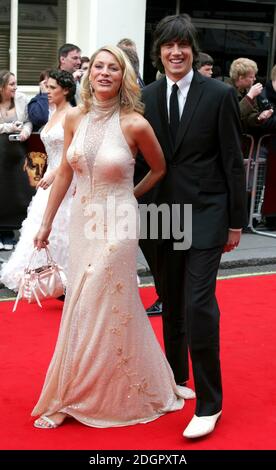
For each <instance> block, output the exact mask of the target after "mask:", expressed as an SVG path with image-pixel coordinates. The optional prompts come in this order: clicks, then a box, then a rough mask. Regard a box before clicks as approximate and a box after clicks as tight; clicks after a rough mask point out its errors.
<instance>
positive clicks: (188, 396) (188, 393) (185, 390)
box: [177, 385, 196, 400]
mask: <svg viewBox="0 0 276 470" xmlns="http://www.w3.org/2000/svg"><path fill="white" fill-rule="evenodd" d="M177 388H178V390H179V392H180V394H181V397H182V398H184V400H192V399H193V398H195V397H196V394H195V392H194V391H193V390H192V389H191V388H189V387H184V386H183V385H177Z"/></svg>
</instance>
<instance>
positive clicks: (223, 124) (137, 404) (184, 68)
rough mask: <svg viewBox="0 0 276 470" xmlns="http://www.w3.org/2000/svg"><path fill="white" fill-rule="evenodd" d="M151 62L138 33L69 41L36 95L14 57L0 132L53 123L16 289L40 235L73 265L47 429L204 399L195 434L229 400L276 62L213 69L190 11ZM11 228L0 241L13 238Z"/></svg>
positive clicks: (9, 267)
mask: <svg viewBox="0 0 276 470" xmlns="http://www.w3.org/2000/svg"><path fill="white" fill-rule="evenodd" d="M152 61H153V64H154V66H155V67H156V68H157V70H158V71H159V73H160V76H159V78H158V80H156V81H155V82H153V83H151V84H149V85H147V86H145V83H144V82H143V79H142V77H141V75H140V71H139V58H138V55H137V50H136V47H135V43H134V42H133V41H132V40H130V39H128V38H124V39H122V40H121V41H119V42H118V44H117V45H116V46H115V45H114V46H112V45H107V46H104V47H101V48H100V49H98V50H97V51H96V52H94V53H93V55H92V57H91V58H90V59H89V58H88V57H86V56H83V57H82V56H81V50H80V48H79V47H77V46H76V45H74V44H64V45H63V46H61V47H60V49H59V51H58V68H57V70H50V69H49V70H46V71H43V73H42V75H41V77H40V80H39V87H40V91H39V93H38V94H37V95H36V96H35V97H34V98H33V99H32V100H31V101H30V102H29V103H27V99H26V98H25V97H24V95H22V94H20V93H19V92H18V91H17V90H16V82H15V77H14V75H13V74H12V73H11V72H9V71H0V134H5V135H6V137H8V136H9V135H11V134H16V135H17V136H18V143H19V144H20V143H22V142H24V141H25V140H26V139H28V137H29V136H30V134H31V132H32V129H34V130H36V131H39V132H40V136H41V139H42V141H43V143H44V145H45V149H46V153H47V156H48V162H47V163H48V166H47V170H46V173H45V174H44V175H43V177H42V178H41V180H40V181H39V183H38V185H37V192H36V194H35V195H34V197H33V199H32V201H31V203H30V206H29V208H28V212H27V217H26V218H25V220H24V221H23V223H22V228H21V231H20V237H19V241H18V244H17V246H16V248H15V250H14V252H13V254H12V256H11V257H10V259H9V260H8V262H7V263H5V264H4V265H3V266H2V270H1V281H2V282H3V283H4V284H5V285H6V286H8V287H9V288H11V289H13V290H15V291H16V290H18V285H19V282H20V278H21V276H22V273H23V270H24V267H26V264H27V260H28V257H29V256H30V254H31V252H32V250H33V246H35V247H37V248H38V250H40V252H41V250H42V251H43V248H45V247H46V246H47V245H48V244H49V246H50V249H53V253H54V256H55V258H56V261H57V262H58V263H59V264H60V265H61V266H62V267H63V268H65V270H66V273H67V286H66V296H65V303H64V308H63V313H62V319H61V324H60V330H59V334H58V338H57V343H56V348H55V352H54V354H53V357H52V360H51V362H50V365H49V368H48V372H47V375H46V378H45V382H44V386H43V389H42V392H41V395H40V397H39V400H38V402H37V404H36V406H35V407H34V409H33V412H32V415H34V416H38V418H37V419H36V420H35V421H34V426H35V427H37V428H43V429H51V428H56V427H58V426H60V425H61V424H62V423H63V422H64V420H65V419H68V418H74V419H75V420H77V421H79V422H80V423H83V424H85V425H87V426H94V427H112V426H126V425H133V424H136V423H146V422H149V421H152V420H154V419H157V418H158V417H159V416H162V415H163V414H164V413H167V412H170V411H176V410H179V409H181V408H182V407H183V406H184V402H185V399H195V414H194V416H193V418H192V420H191V422H190V423H189V425H188V426H187V427H186V429H185V430H184V432H183V435H184V437H185V438H188V439H193V438H198V437H202V436H205V435H207V434H209V433H211V432H212V431H213V430H214V429H215V427H216V424H217V421H218V419H219V418H220V416H221V414H222V396H223V390H222V378H221V366H220V337H219V318H220V311H219V306H218V303H217V300H216V296H215V288H216V278H217V272H218V268H219V264H220V260H221V256H222V253H223V252H225V251H231V250H233V249H234V248H236V247H237V246H238V244H239V242H240V238H241V232H242V229H243V228H244V227H245V226H246V223H247V207H246V188H245V172H244V164H243V155H242V152H241V135H242V132H248V129H252V127H263V128H264V129H267V128H270V127H273V126H274V122H275V116H274V113H273V109H272V107H268V106H267V107H266V108H265V107H264V100H265V99H266V100H268V101H269V103H273V98H275V96H276V91H275V90H276V69H275V67H274V68H273V70H272V75H271V81H269V82H268V83H267V84H266V86H265V87H263V85H262V84H261V83H255V79H256V74H257V64H256V63H255V62H254V61H252V60H249V59H246V58H239V59H237V60H235V61H234V62H233V63H232V65H231V67H230V77H229V80H227V83H224V81H223V80H221V79H215V78H212V69H213V66H214V60H213V58H212V57H211V56H210V55H209V54H207V53H203V52H201V51H199V47H198V44H197V39H196V29H195V27H194V25H193V23H192V21H191V19H190V17H189V16H188V15H185V14H182V15H172V16H168V17H165V18H163V19H162V20H161V21H160V22H159V23H158V24H157V26H156V29H155V31H154V36H153V44H152ZM275 101H276V100H275ZM262 106H263V107H262ZM264 108H265V109H264ZM207 117H208V119H207ZM7 146H8V143H7ZM3 171H4V170H3ZM0 178H1V175H0ZM110 200H112V201H113V203H114V208H115V213H116V211H118V212H120V211H122V208H124V210H126V207H127V208H128V209H127V213H128V216H127V218H126V219H124V228H123V230H118V227H119V226H121V225H120V221H119V220H116V218H115V219H112V220H113V222H112V223H113V225H112V226H111V227H110V224H111V222H110V219H108V217H107V211H108V209H109V203H110ZM138 204H140V205H142V204H143V205H146V206H147V207H149V206H150V205H155V206H156V207H158V208H160V207H161V206H162V205H164V204H166V206H167V207H168V208H169V213H170V215H171V219H170V220H169V224H168V225H167V227H169V228H168V230H167V233H166V236H165V237H164V236H163V231H162V230H163V227H160V226H159V224H158V227H157V232H158V236H157V238H152V237H151V230H152V224H153V220H152V219H151V218H150V216H149V217H148V219H147V222H148V226H147V230H146V231H147V236H146V237H145V238H143V239H142V238H141V239H140V241H139V233H138V226H139V223H138V218H139V212H138ZM175 205H178V207H179V216H178V219H177V223H178V229H179V230H180V232H181V234H182V235H183V240H182V243H183V246H184V248H183V246H182V248H181V249H176V245H177V244H179V243H180V242H181V240H179V237H178V236H176V234H175V231H174V227H173V220H172V218H173V206H175ZM187 205H189V206H191V218H190V224H191V227H190V228H191V233H192V237H189V230H188V228H189V227H187V220H186V219H185V208H186V207H187ZM99 207H100V208H101V211H99V210H98V208H99ZM25 209H26V207H25ZM3 210H4V209H3ZM179 230H178V233H179ZM99 233H100V234H101V236H99ZM130 233H132V234H133V233H135V236H130ZM6 235H7V236H13V234H12V233H10V232H8V231H6V232H5V233H4V232H0V249H8V248H5V247H7V245H8V243H7V239H6V238H5V236H6ZM138 243H140V247H141V249H142V251H143V253H144V255H145V257H146V260H147V262H148V264H149V266H150V269H151V271H152V274H153V277H154V281H155V286H156V292H157V294H158V299H157V302H156V303H155V304H154V305H153V306H151V307H150V309H149V312H152V313H160V312H161V311H162V321H163V335H164V347H165V354H164V353H163V351H162V350H161V347H160V345H159V344H158V341H157V339H156V337H155V335H154V333H153V330H152V328H151V325H150V322H149V320H148V317H147V315H146V312H145V310H144V308H143V306H142V303H141V300H140V297H139V293H138V287H137V278H136V257H137V250H138ZM38 262H39V260H38ZM189 357H190V359H191V364H192V372H193V379H194V388H195V391H193V390H192V388H191V387H190V386H189V380H190V373H189Z"/></svg>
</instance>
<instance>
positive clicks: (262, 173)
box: [243, 134, 276, 238]
mask: <svg viewBox="0 0 276 470" xmlns="http://www.w3.org/2000/svg"><path fill="white" fill-rule="evenodd" d="M252 141H253V143H254V145H253V147H252ZM248 142H250V145H248ZM243 148H244V149H245V151H244V162H245V169H246V188H247V191H248V194H249V195H250V198H249V221H248V227H249V229H250V230H251V232H252V233H256V234H259V235H263V236H266V237H272V238H276V233H275V232H274V233H272V231H273V229H272V230H270V229H268V230H266V231H263V230H259V229H258V224H259V223H260V222H262V221H263V220H264V219H265V218H268V217H275V218H276V134H265V135H262V136H251V135H248V134H246V135H244V136H243Z"/></svg>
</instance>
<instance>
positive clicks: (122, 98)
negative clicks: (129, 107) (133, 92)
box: [119, 89, 127, 106]
mask: <svg viewBox="0 0 276 470" xmlns="http://www.w3.org/2000/svg"><path fill="white" fill-rule="evenodd" d="M119 96H120V103H121V105H122V106H124V105H126V104H127V100H126V98H125V95H124V93H123V91H122V89H120V92H119Z"/></svg>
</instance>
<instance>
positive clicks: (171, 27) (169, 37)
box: [151, 14, 199, 72]
mask: <svg viewBox="0 0 276 470" xmlns="http://www.w3.org/2000/svg"><path fill="white" fill-rule="evenodd" d="M171 41H181V42H182V41H183V42H186V43H187V44H189V46H191V48H192V51H193V57H194V62H195V61H196V60H197V57H198V53H199V48H198V44H197V32H196V28H195V26H194V25H193V23H192V21H191V18H190V16H189V15H186V14H182V15H171V16H166V17H165V18H163V19H162V20H161V21H159V23H158V24H157V26H156V29H155V31H154V35H153V45H152V50H151V59H152V61H153V65H154V66H155V67H157V69H158V70H159V71H160V72H164V67H163V64H162V62H161V59H160V51H161V46H162V45H163V44H166V43H168V42H171Z"/></svg>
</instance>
